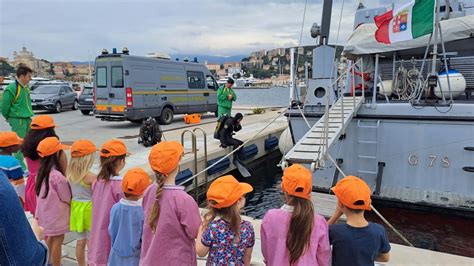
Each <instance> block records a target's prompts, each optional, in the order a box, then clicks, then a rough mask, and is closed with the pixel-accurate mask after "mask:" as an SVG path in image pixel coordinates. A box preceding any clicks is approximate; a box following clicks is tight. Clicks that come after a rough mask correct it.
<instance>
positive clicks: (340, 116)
mask: <svg viewBox="0 0 474 266" xmlns="http://www.w3.org/2000/svg"><path fill="white" fill-rule="evenodd" d="M363 102H364V96H358V97H341V98H340V99H339V100H338V101H337V102H336V103H335V104H334V105H332V106H331V108H330V109H329V112H327V113H326V114H324V115H323V116H322V117H321V118H320V119H319V120H318V122H316V124H314V126H313V127H312V128H311V129H310V130H309V131H308V132H307V133H306V134H305V135H304V136H303V137H302V138H301V139H300V140H299V141H298V143H296V145H295V146H294V147H293V148H292V149H291V150H290V151H289V152H288V153H287V154H286V155H285V160H286V161H287V162H292V163H316V162H318V160H319V159H320V158H324V156H325V153H326V152H327V151H328V150H329V148H330V147H331V145H332V144H333V143H334V141H335V140H336V139H338V138H339V137H340V136H341V135H342V134H344V133H343V132H345V130H346V127H347V125H348V124H349V123H350V121H351V120H352V118H353V117H354V114H355V113H357V111H358V110H359V108H360V106H361V105H362V103H363Z"/></svg>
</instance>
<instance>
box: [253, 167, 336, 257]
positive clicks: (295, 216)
mask: <svg viewBox="0 0 474 266" xmlns="http://www.w3.org/2000/svg"><path fill="white" fill-rule="evenodd" d="M281 189H282V191H283V193H284V196H285V204H284V205H283V206H282V207H281V208H280V209H273V210H269V211H268V212H267V213H266V214H265V217H264V218H263V222H262V226H261V230H260V234H261V238H262V246H261V248H262V254H263V257H264V260H265V263H266V264H267V265H324V266H327V265H329V258H330V257H331V247H330V246H329V236H328V225H327V223H326V220H325V219H324V218H323V217H322V216H321V215H318V214H316V212H315V211H314V208H313V203H312V202H311V191H312V175H311V172H310V171H309V170H308V169H306V168H304V167H303V166H302V165H299V164H293V165H292V166H290V167H288V168H286V169H285V171H284V172H283V177H282V182H281Z"/></svg>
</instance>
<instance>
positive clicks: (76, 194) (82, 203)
mask: <svg viewBox="0 0 474 266" xmlns="http://www.w3.org/2000/svg"><path fill="white" fill-rule="evenodd" d="M96 151H97V148H96V146H95V145H94V143H92V142H91V141H90V140H77V141H75V142H74V143H73V144H72V145H71V160H70V161H69V164H68V167H67V180H68V181H69V185H70V186H71V191H72V200H71V217H70V220H69V229H70V230H71V232H74V233H75V235H76V240H77V243H76V259H77V263H78V264H79V265H80V266H85V265H86V246H87V240H88V239H89V233H90V230H91V224H92V183H94V182H95V181H96V179H97V176H96V175H95V174H94V173H92V172H91V171H90V170H91V168H92V165H93V164H94V160H95V152H96Z"/></svg>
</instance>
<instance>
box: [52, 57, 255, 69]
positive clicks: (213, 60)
mask: <svg viewBox="0 0 474 266" xmlns="http://www.w3.org/2000/svg"><path fill="white" fill-rule="evenodd" d="M170 56H171V59H172V60H175V59H176V58H179V60H180V61H182V60H183V59H184V58H185V57H187V58H188V59H189V61H192V60H194V57H197V59H198V61H199V62H200V63H204V61H207V63H208V64H224V63H226V62H240V61H242V58H244V57H247V56H248V55H234V56H215V55H194V54H171V55H170ZM53 63H55V62H53ZM90 63H91V65H93V64H94V61H91V62H90ZM71 64H73V65H75V66H80V65H87V64H89V62H87V61H72V62H71Z"/></svg>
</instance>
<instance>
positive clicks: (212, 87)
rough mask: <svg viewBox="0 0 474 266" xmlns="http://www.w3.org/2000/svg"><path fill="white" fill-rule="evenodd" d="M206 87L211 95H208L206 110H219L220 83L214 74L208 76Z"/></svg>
mask: <svg viewBox="0 0 474 266" xmlns="http://www.w3.org/2000/svg"><path fill="white" fill-rule="evenodd" d="M206 89H207V90H208V91H209V97H207V105H206V111H208V112H217V89H219V85H218V84H217V81H216V79H215V78H214V77H213V76H212V75H207V76H206Z"/></svg>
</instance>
